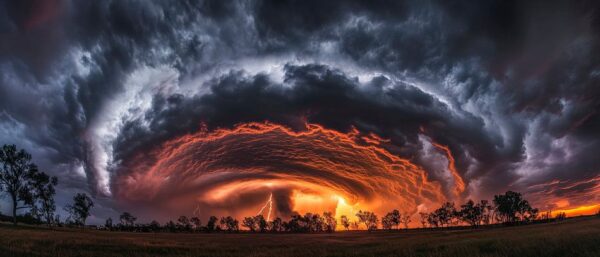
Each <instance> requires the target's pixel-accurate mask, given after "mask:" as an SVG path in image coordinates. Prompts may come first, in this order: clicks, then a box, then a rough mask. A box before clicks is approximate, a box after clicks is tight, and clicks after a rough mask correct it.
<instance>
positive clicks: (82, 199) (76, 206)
mask: <svg viewBox="0 0 600 257" xmlns="http://www.w3.org/2000/svg"><path fill="white" fill-rule="evenodd" d="M92 207H94V202H93V201H92V199H91V198H90V197H89V196H87V194H85V193H78V194H77V195H75V196H74V197H73V204H70V205H67V206H66V207H65V211H67V212H68V213H69V215H70V216H69V218H70V219H73V221H74V222H75V224H77V225H81V226H85V220H86V219H87V218H88V217H89V216H90V210H91V209H92Z"/></svg>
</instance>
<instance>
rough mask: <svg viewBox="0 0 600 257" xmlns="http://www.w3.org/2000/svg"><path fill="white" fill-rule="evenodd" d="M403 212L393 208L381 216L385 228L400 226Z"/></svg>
mask: <svg viewBox="0 0 600 257" xmlns="http://www.w3.org/2000/svg"><path fill="white" fill-rule="evenodd" d="M400 219H401V214H400V211H398V210H392V211H391V212H388V213H387V214H386V215H385V216H383V218H381V225H382V227H383V228H384V229H392V228H393V227H396V228H398V225H399V224H400Z"/></svg>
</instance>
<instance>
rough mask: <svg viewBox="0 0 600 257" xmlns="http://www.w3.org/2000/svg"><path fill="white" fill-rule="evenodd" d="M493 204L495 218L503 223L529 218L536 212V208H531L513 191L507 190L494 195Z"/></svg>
mask: <svg viewBox="0 0 600 257" xmlns="http://www.w3.org/2000/svg"><path fill="white" fill-rule="evenodd" d="M494 205H495V208H496V213H497V218H498V219H499V220H500V221H502V222H504V223H512V222H516V221H519V220H525V221H527V220H531V219H533V218H535V217H536V216H537V213H538V210H537V209H534V208H532V207H531V206H530V205H529V202H528V201H527V200H525V199H523V197H522V195H521V194H520V193H517V192H513V191H507V192H506V193H505V194H503V195H502V194H501V195H495V196H494Z"/></svg>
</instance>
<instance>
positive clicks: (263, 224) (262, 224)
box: [254, 214, 269, 232]
mask: <svg viewBox="0 0 600 257" xmlns="http://www.w3.org/2000/svg"><path fill="white" fill-rule="evenodd" d="M254 222H255V223H256V226H257V227H258V231H260V232H266V231H267V228H268V225H269V224H268V223H267V220H265V217H263V216H262V214H259V215H256V216H255V217H254Z"/></svg>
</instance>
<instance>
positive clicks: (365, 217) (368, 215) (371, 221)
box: [356, 210, 379, 231]
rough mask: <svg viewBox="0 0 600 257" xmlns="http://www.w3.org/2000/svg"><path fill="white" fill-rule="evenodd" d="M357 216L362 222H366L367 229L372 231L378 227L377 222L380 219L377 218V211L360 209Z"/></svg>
mask: <svg viewBox="0 0 600 257" xmlns="http://www.w3.org/2000/svg"><path fill="white" fill-rule="evenodd" d="M356 216H357V217H358V220H359V221H360V222H361V223H363V224H365V226H366V227H367V230H369V231H371V230H376V229H377V223H378V222H379V220H378V219H377V215H375V213H372V212H369V211H361V210H359V211H358V213H356Z"/></svg>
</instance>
